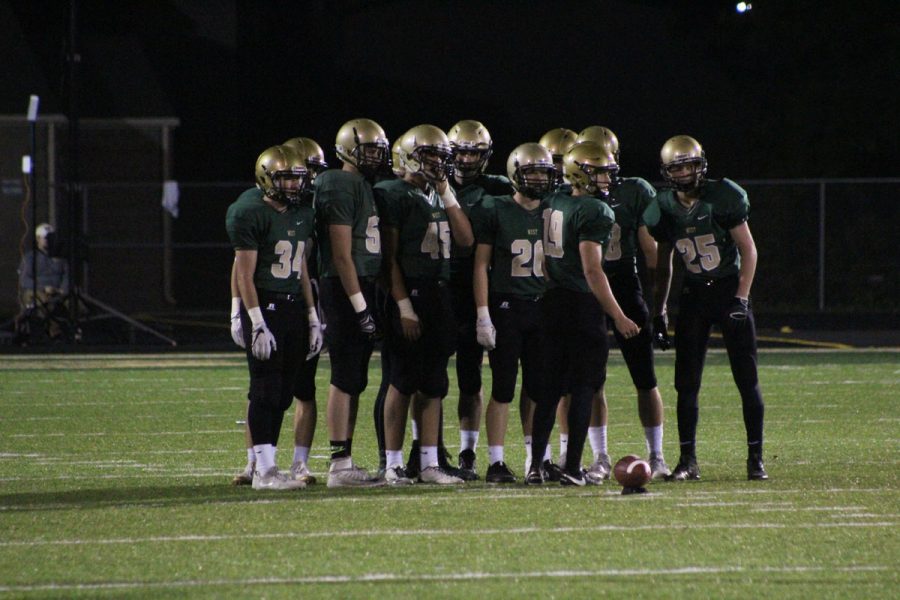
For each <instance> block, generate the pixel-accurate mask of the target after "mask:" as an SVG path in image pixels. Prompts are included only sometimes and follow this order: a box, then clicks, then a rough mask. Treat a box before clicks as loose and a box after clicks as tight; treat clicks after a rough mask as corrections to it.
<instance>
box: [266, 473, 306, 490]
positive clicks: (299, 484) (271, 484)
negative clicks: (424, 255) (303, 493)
mask: <svg viewBox="0 0 900 600" xmlns="http://www.w3.org/2000/svg"><path fill="white" fill-rule="evenodd" d="M305 487H306V483H304V482H303V481H297V480H296V479H294V478H292V477H290V476H288V475H285V474H284V473H282V472H281V471H279V470H278V467H272V468H271V469H269V470H268V471H266V473H265V474H261V473H260V472H259V471H254V472H253V489H254V490H299V489H303V488H305Z"/></svg>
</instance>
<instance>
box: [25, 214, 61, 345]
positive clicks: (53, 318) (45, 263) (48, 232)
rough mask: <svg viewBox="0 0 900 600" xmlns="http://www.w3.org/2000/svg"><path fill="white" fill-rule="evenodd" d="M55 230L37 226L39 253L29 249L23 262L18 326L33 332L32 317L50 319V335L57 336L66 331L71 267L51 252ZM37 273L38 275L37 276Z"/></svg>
mask: <svg viewBox="0 0 900 600" xmlns="http://www.w3.org/2000/svg"><path fill="white" fill-rule="evenodd" d="M54 233H55V230H54V228H53V226H52V225H50V224H49V223H41V224H40V225H38V226H37V227H36V228H35V230H34V237H35V242H36V244H35V246H36V248H37V255H36V256H35V254H34V251H32V250H29V251H28V252H26V253H25V254H24V255H23V256H22V262H21V263H20V264H19V270H18V273H19V305H20V306H21V309H22V312H21V313H20V315H19V317H18V319H17V325H18V327H17V330H18V331H19V333H20V334H21V335H26V336H27V335H29V333H30V330H29V329H28V328H27V324H29V323H30V322H31V321H32V319H34V320H35V321H37V322H40V323H44V322H46V326H47V335H48V336H49V337H50V338H51V339H55V338H57V337H59V336H60V335H61V334H62V328H61V326H60V320H65V319H66V314H65V312H66V309H65V302H64V300H65V298H66V296H67V295H68V293H69V269H68V264H67V263H66V260H65V259H63V258H58V257H54V256H51V252H50V242H51V239H52V237H53V234H54ZM35 273H37V277H35Z"/></svg>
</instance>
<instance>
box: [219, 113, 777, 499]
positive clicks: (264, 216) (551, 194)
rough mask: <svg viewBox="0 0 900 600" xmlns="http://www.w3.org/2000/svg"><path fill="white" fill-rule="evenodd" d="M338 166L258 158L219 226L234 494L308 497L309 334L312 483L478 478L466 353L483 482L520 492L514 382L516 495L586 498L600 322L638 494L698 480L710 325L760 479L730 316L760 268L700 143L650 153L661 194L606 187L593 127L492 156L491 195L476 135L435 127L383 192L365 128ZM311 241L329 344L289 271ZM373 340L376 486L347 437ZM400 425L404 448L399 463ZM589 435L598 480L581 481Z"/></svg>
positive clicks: (283, 150)
mask: <svg viewBox="0 0 900 600" xmlns="http://www.w3.org/2000/svg"><path fill="white" fill-rule="evenodd" d="M335 149H336V152H337V155H338V157H339V158H340V160H341V161H342V163H343V166H342V168H341V169H340V170H337V169H332V170H328V171H324V172H322V169H323V168H324V153H323V152H322V150H321V147H319V146H318V144H315V142H313V141H312V140H308V139H307V138H295V139H294V140H289V142H288V143H287V144H285V145H282V146H276V147H273V148H269V149H268V150H266V151H265V152H263V154H261V155H260V158H259V160H258V161H257V169H256V171H257V187H256V188H253V189H251V190H247V191H246V192H244V194H242V196H241V197H240V198H239V199H238V201H237V202H235V203H234V204H233V205H232V206H231V207H230V208H229V211H228V216H227V219H226V222H227V228H228V232H229V236H230V237H231V240H232V243H233V245H234V247H235V254H236V258H235V269H234V270H233V273H232V297H233V300H232V304H233V306H232V309H233V310H232V336H233V338H234V340H235V342H236V343H238V344H239V345H241V346H243V347H245V348H247V360H248V365H249V368H250V380H251V381H250V393H249V394H248V399H249V404H248V418H247V424H248V464H247V467H246V469H245V471H244V472H243V473H241V474H240V475H238V476H237V477H236V478H235V483H252V485H253V487H254V488H255V489H293V488H298V487H304V486H305V485H307V484H309V483H312V482H314V478H313V477H312V475H311V474H310V472H309V470H308V467H307V464H306V463H307V460H308V453H309V446H310V444H311V440H312V430H313V428H314V426H315V416H316V412H315V402H314V398H315V386H314V375H315V361H316V356H317V354H318V352H319V351H320V350H321V348H322V337H323V336H322V330H323V329H324V337H325V341H326V342H327V345H328V348H329V354H330V358H331V381H330V386H329V394H328V419H327V421H328V429H329V438H330V440H331V465H330V467H329V472H328V486H329V487H345V486H375V485H384V484H391V485H409V484H412V483H413V481H414V480H418V481H420V482H427V483H436V484H459V483H462V482H463V481H465V480H469V479H476V478H477V477H478V475H477V472H476V468H475V446H476V444H477V440H478V430H479V422H480V418H481V412H482V392H481V364H482V361H483V352H484V350H488V352H489V353H488V358H489V362H490V365H491V369H492V373H493V378H492V380H493V385H492V389H491V396H490V400H489V402H488V405H487V408H486V411H485V412H486V416H485V422H486V429H487V437H488V457H489V466H488V469H487V472H486V475H485V479H486V481H488V482H493V483H512V482H515V481H516V477H515V475H514V474H513V472H512V471H511V469H509V467H508V466H507V464H506V462H505V461H504V437H505V433H506V429H507V421H508V413H509V410H508V409H509V404H510V403H511V402H512V400H513V397H514V394H515V386H516V380H517V377H518V368H519V364H521V366H522V381H523V385H522V395H521V398H520V401H521V411H520V412H521V416H522V427H523V433H524V435H525V442H526V453H527V462H526V469H525V472H526V475H525V483H527V484H541V483H543V482H544V481H547V480H551V481H559V482H560V483H562V484H563V485H585V484H586V483H592V484H599V483H602V480H603V479H605V478H608V477H609V471H610V463H609V457H608V454H607V450H606V400H605V396H604V394H603V387H604V382H605V379H606V362H607V357H608V345H607V328H606V327H607V326H606V323H607V319H610V320H611V321H612V323H613V325H614V328H613V333H614V335H615V336H616V338H617V340H618V343H619V346H620V348H621V350H622V352H623V355H624V357H625V360H626V363H627V365H628V368H629V372H630V374H631V377H632V379H633V382H634V384H635V387H636V389H637V395H638V412H639V416H640V420H641V422H642V424H643V426H644V430H645V436H646V439H647V447H648V452H649V455H650V462H651V467H652V471H653V476H654V478H657V479H659V478H663V477H665V478H667V479H675V480H684V479H699V476H700V475H699V468H698V467H697V462H696V458H695V456H696V455H695V432H696V423H697V415H698V411H697V392H698V391H699V385H700V375H701V372H702V367H703V357H704V356H705V352H706V344H707V341H708V336H709V330H710V326H711V324H713V323H716V324H718V325H719V327H720V328H721V329H722V331H723V334H724V337H725V340H726V345H727V346H728V351H729V357H730V359H731V361H732V370H733V372H734V374H735V380H736V382H737V383H738V387H739V389H740V391H741V396H742V399H743V402H744V417H745V424H746V426H747V435H748V444H749V446H748V448H749V455H748V477H749V478H750V479H764V478H766V477H767V476H766V473H765V470H764V468H763V465H762V398H761V395H760V394H759V386H758V381H757V379H756V342H755V329H754V325H753V319H752V312H751V311H750V309H749V304H748V296H749V287H750V284H751V283H752V278H753V271H754V270H755V263H756V259H755V254H756V253H755V247H752V248H751V247H750V246H752V237H750V236H749V229H747V227H746V219H747V214H748V212H749V205H748V204H747V200H746V194H745V193H744V192H743V190H741V189H740V188H739V187H738V186H737V185H736V184H734V183H733V182H731V181H729V180H727V179H726V180H721V181H716V180H708V179H706V178H705V172H706V159H705V155H704V153H703V151H702V148H701V147H700V145H699V143H697V142H696V140H693V139H692V138H690V137H688V136H676V137H674V138H672V139H670V140H669V141H668V142H667V143H666V145H665V146H664V147H663V150H662V154H661V157H662V163H663V164H662V173H663V176H664V177H665V179H666V180H667V181H668V182H669V184H670V185H671V186H672V187H671V189H665V190H663V191H662V192H661V193H660V194H659V196H657V194H656V192H655V190H654V189H653V187H652V186H650V184H648V183H647V182H646V181H644V180H643V179H640V178H621V177H619V175H618V171H619V152H618V140H617V139H616V137H615V135H614V134H613V133H612V132H611V131H609V130H608V129H606V128H604V127H599V126H595V127H589V128H587V129H585V130H584V131H582V132H581V133H580V134H576V133H575V132H574V131H571V130H567V129H557V130H552V131H550V132H548V133H547V134H546V135H545V136H544V137H543V138H542V139H541V140H540V143H527V144H522V145H520V146H518V147H517V148H516V149H515V150H513V152H512V153H511V154H510V156H509V158H508V160H507V175H508V179H507V178H504V177H500V176H492V175H487V174H485V169H486V167H487V163H488V159H489V158H490V155H491V152H492V142H491V137H490V134H489V133H488V131H487V129H486V128H485V127H484V126H483V125H482V124H481V123H479V122H477V121H471V120H466V121H461V122H459V123H457V124H456V125H454V126H453V127H452V128H451V129H450V131H449V135H448V134H445V133H444V132H443V131H442V130H440V129H439V128H437V127H434V126H432V125H420V126H417V127H413V128H412V129H410V130H409V131H407V132H406V133H405V134H404V135H403V136H402V137H401V138H400V139H398V140H397V141H396V143H395V144H394V147H393V176H387V177H385V175H386V168H385V167H386V166H389V165H390V164H391V163H390V162H389V158H388V157H389V156H390V151H389V146H388V140H387V137H386V135H385V134H384V131H383V130H382V128H381V127H380V126H378V125H377V124H376V123H374V122H373V121H371V120H368V119H355V120H352V121H349V122H347V123H346V124H344V126H343V127H341V129H340V130H339V132H338V135H337V139H336V145H335ZM313 190H314V191H313ZM313 224H314V225H313ZM648 226H649V228H648ZM736 231H737V233H735V232H736ZM651 232H652V236H651ZM313 237H315V239H316V244H317V249H318V265H319V273H318V276H319V277H318V280H319V291H320V294H321V295H320V301H321V307H322V312H324V315H323V317H324V318H323V319H321V321H323V322H325V323H327V327H323V326H322V325H321V323H320V318H319V311H318V310H317V305H316V301H315V299H314V297H313V287H314V286H313V285H312V284H311V279H312V278H311V277H310V274H309V272H308V270H307V258H306V257H307V254H308V253H309V248H311V247H312V243H311V240H312V238H313ZM654 237H655V238H656V239H657V240H658V241H659V244H658V247H657V242H656V241H654V239H653V238H654ZM748 239H749V245H748V244H747V242H748ZM638 245H640V246H641V248H642V251H643V253H644V255H645V257H646V260H647V266H648V272H649V273H651V277H652V274H653V273H654V271H655V273H656V283H657V285H656V286H655V300H656V306H657V307H658V309H657V311H656V312H657V316H656V317H655V318H654V319H653V322H654V325H655V327H653V328H651V326H650V321H651V320H650V312H649V310H648V308H647V306H646V304H645V302H644V300H643V292H642V288H641V282H640V279H639V277H638V274H637V273H638V271H637V263H636V260H637V255H638V254H637V247H638ZM673 248H674V249H677V250H678V252H679V254H680V255H681V256H682V257H683V259H684V261H685V265H686V268H687V277H686V283H685V286H684V290H683V292H682V299H681V302H682V304H681V307H682V308H681V313H680V317H679V321H678V326H677V327H676V338H677V339H678V341H679V343H678V345H677V348H676V389H677V391H678V421H679V438H680V442H681V457H680V459H679V463H678V465H677V466H676V468H675V469H674V471H671V472H670V471H669V469H668V467H667V466H666V463H665V460H664V458H663V453H662V400H661V398H660V394H659V390H658V388H657V384H656V377H655V373H654V366H653V349H652V345H653V342H654V340H655V341H656V343H657V345H658V346H659V347H660V348H661V349H666V348H667V347H668V345H669V339H668V334H667V332H666V312H665V306H666V299H667V294H668V290H669V284H670V278H671V257H672V253H673ZM248 254H252V255H253V257H252V258H253V260H250V259H249V257H248V256H247V255H248ZM747 256H749V259H750V260H746V257H747ZM658 257H659V259H661V260H659V266H660V268H659V269H656V266H657V258H658ZM742 258H745V262H744V265H742V263H741V259H742ZM747 263H752V264H750V265H747ZM748 267H749V268H748ZM251 288H252V289H251ZM473 299H474V302H473ZM376 307H377V308H376ZM263 310H265V315H263V314H262V311H263ZM685 310H688V312H689V315H690V316H689V317H688V318H685V316H684V315H685ZM683 322H687V324H686V325H685V326H682V323H683ZM653 330H655V332H654V333H655V335H654V333H651V332H653ZM382 335H383V336H384V343H383V345H382V373H383V381H382V390H381V393H380V394H379V397H378V401H377V402H376V406H375V422H376V431H377V432H378V437H379V447H380V449H382V450H383V457H382V470H381V471H380V472H379V474H377V475H372V474H370V473H368V472H367V471H366V470H365V469H362V468H361V467H359V466H357V465H355V464H354V463H353V461H352V436H353V430H354V428H355V423H356V416H357V414H356V413H357V409H358V400H359V394H360V393H362V391H363V390H364V389H365V388H366V385H367V372H368V362H369V358H370V356H371V353H372V350H373V348H374V342H375V340H376V339H377V338H380V337H381V336H382ZM682 342H684V343H682ZM454 352H456V354H457V361H456V363H457V379H458V384H459V390H460V404H459V418H460V424H461V427H460V430H461V434H460V438H461V452H460V456H459V459H460V463H459V467H451V466H450V465H448V464H447V463H446V459H445V457H444V451H443V444H442V440H441V435H440V430H441V421H442V408H441V402H442V399H443V398H444V397H445V396H446V395H447V392H448V389H449V380H448V375H447V367H448V363H449V358H450V357H451V356H452V355H453V353H454ZM304 353H307V354H306V355H305V356H306V360H305V361H304V360H303V356H304ZM292 397H296V398H297V399H298V411H297V418H296V419H295V453H294V461H293V464H292V467H291V471H290V474H286V473H282V472H280V471H279V470H278V468H277V466H275V461H274V449H275V447H276V446H277V441H278V435H277V434H278V431H279V430H280V426H281V422H282V419H283V414H284V411H285V410H286V409H287V408H288V407H289V406H290V404H291V401H292V400H291V398H292ZM561 398H563V399H564V401H563V402H560V399H561ZM410 408H412V431H413V438H414V439H413V444H412V447H413V450H412V452H411V455H410V459H409V460H408V461H404V460H403V443H404V434H405V430H406V421H407V418H408V414H409V410H410ZM557 411H559V418H560V429H561V432H562V433H561V452H562V453H561V456H560V460H559V463H558V464H555V463H553V462H552V460H551V457H550V452H549V448H548V446H549V437H550V432H551V431H552V428H553V425H554V421H555V420H556V417H557ZM587 438H589V439H590V443H591V447H592V450H593V453H594V462H593V463H592V464H591V466H590V468H589V469H584V468H583V467H582V452H583V447H584V443H585V441H586V439H587ZM533 457H540V459H538V460H535V459H534V458H533Z"/></svg>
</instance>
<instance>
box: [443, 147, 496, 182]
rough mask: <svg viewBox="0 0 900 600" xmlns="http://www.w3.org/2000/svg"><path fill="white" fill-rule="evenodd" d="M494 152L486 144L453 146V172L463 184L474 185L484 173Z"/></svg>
mask: <svg viewBox="0 0 900 600" xmlns="http://www.w3.org/2000/svg"><path fill="white" fill-rule="evenodd" d="M492 152H493V151H492V150H491V148H490V147H489V146H486V145H485V144H479V145H469V144H465V145H464V144H453V171H454V172H455V173H456V174H457V175H458V176H459V179H460V181H461V182H462V183H463V184H469V183H472V182H473V181H475V180H476V179H478V177H479V176H480V175H481V174H482V173H484V170H485V169H486V168H487V162H488V159H489V158H490V157H491V153H492Z"/></svg>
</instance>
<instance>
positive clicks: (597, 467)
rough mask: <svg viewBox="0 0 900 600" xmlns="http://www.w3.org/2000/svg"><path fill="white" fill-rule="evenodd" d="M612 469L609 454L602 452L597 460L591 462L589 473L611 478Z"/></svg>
mask: <svg viewBox="0 0 900 600" xmlns="http://www.w3.org/2000/svg"><path fill="white" fill-rule="evenodd" d="M611 470H612V467H611V466H610V464H609V455H608V454H601V455H600V456H598V457H597V460H595V461H594V462H593V463H592V464H591V468H590V469H588V473H590V474H591V477H592V478H595V477H596V478H599V479H609V473H610V471H611Z"/></svg>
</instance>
